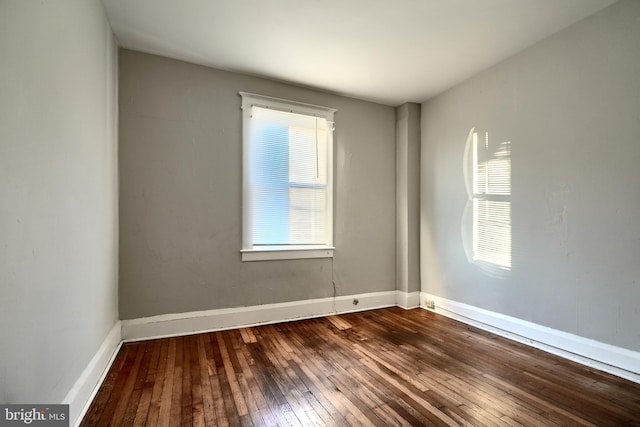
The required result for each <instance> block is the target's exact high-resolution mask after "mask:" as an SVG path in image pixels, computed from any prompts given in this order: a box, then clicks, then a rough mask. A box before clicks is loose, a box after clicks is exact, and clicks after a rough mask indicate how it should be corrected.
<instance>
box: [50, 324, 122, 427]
mask: <svg viewBox="0 0 640 427" xmlns="http://www.w3.org/2000/svg"><path fill="white" fill-rule="evenodd" d="M121 331H122V325H121V324H120V321H117V322H116V323H115V325H113V327H112V328H111V330H110V331H109V334H107V337H106V338H105V339H104V341H103V342H102V345H100V348H99V349H98V351H97V352H96V354H95V355H94V356H93V358H92V359H91V361H89V364H88V365H87V367H86V368H85V369H84V371H82V374H80V377H79V378H78V379H77V380H76V382H75V384H73V386H72V387H71V390H69V392H68V393H67V395H66V396H65V398H64V400H63V401H62V403H65V404H68V405H69V425H72V426H78V425H80V422H81V421H82V418H83V417H84V414H85V413H86V412H87V409H89V405H91V402H92V401H93V398H94V397H95V395H96V393H97V392H98V389H99V388H100V386H101V385H102V382H103V381H104V378H105V376H106V375H107V372H109V368H111V364H112V363H113V360H114V359H115V357H116V355H117V354H118V350H119V349H120V346H121V345H122V336H121Z"/></svg>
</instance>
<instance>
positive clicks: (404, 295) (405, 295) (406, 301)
mask: <svg viewBox="0 0 640 427" xmlns="http://www.w3.org/2000/svg"><path fill="white" fill-rule="evenodd" d="M396 304H397V305H398V306H399V307H402V308H404V309H405V310H409V309H411V308H417V307H420V291H416V292H403V291H396Z"/></svg>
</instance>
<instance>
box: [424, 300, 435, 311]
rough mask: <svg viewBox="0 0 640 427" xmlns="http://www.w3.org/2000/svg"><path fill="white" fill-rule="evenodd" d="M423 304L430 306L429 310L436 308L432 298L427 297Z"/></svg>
mask: <svg viewBox="0 0 640 427" xmlns="http://www.w3.org/2000/svg"><path fill="white" fill-rule="evenodd" d="M424 305H425V306H426V307H427V308H430V309H431V310H435V308H436V302H435V301H433V300H429V299H426V300H424Z"/></svg>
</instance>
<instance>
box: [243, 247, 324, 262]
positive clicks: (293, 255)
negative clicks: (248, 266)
mask: <svg viewBox="0 0 640 427" xmlns="http://www.w3.org/2000/svg"><path fill="white" fill-rule="evenodd" d="M334 249H335V248H334V247H331V246H327V247H322V248H319V247H317V246H311V247H305V246H299V247H296V248H295V249H293V248H291V247H287V246H275V247H270V248H268V249H267V248H260V249H242V250H241V251H240V252H241V253H242V261H271V260H279V259H307V258H333V251H334Z"/></svg>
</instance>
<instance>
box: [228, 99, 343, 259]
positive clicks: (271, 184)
mask: <svg viewBox="0 0 640 427" xmlns="http://www.w3.org/2000/svg"><path fill="white" fill-rule="evenodd" d="M240 94H241V95H242V110H243V116H242V117H243V118H242V120H243V245H242V259H243V261H257V260H268V259H295V258H325V257H332V256H333V249H334V248H333V114H334V112H335V111H336V110H333V109H330V108H325V107H318V106H314V105H308V104H302V103H298V102H292V101H285V100H281V99H276V98H270V97H265V96H260V95H253V94H248V93H243V92H241V93H240Z"/></svg>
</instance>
